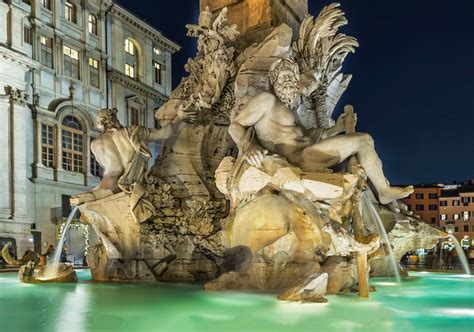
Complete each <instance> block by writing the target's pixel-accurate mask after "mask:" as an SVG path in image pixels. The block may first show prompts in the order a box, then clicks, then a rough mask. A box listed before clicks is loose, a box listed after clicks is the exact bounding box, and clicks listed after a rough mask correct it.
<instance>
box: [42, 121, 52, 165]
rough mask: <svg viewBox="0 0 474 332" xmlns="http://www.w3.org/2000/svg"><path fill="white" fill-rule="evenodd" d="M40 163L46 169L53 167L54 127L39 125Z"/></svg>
mask: <svg viewBox="0 0 474 332" xmlns="http://www.w3.org/2000/svg"><path fill="white" fill-rule="evenodd" d="M41 162H42V164H43V165H44V166H46V167H51V168H53V167H54V127H53V126H51V125H47V124H44V123H42V124H41Z"/></svg>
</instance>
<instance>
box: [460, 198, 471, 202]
mask: <svg viewBox="0 0 474 332" xmlns="http://www.w3.org/2000/svg"><path fill="white" fill-rule="evenodd" d="M461 200H462V202H463V203H469V202H470V201H471V199H470V197H463V198H462V199H461Z"/></svg>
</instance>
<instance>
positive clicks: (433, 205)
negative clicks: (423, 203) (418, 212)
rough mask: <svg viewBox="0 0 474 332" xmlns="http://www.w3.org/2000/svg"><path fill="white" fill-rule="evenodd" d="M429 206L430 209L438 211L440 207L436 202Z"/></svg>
mask: <svg viewBox="0 0 474 332" xmlns="http://www.w3.org/2000/svg"><path fill="white" fill-rule="evenodd" d="M428 208H429V209H430V211H436V210H437V209H438V206H437V205H436V204H430V206H429V207H428Z"/></svg>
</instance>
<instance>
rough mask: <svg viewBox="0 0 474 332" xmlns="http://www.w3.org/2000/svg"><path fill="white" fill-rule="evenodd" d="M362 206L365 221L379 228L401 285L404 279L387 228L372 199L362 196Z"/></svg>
mask: <svg viewBox="0 0 474 332" xmlns="http://www.w3.org/2000/svg"><path fill="white" fill-rule="evenodd" d="M361 201H362V204H361V213H362V216H363V218H364V220H366V222H367V221H369V220H370V221H372V223H374V225H375V227H376V228H377V232H378V234H380V236H381V237H382V240H383V243H385V246H383V248H384V251H385V248H387V251H388V253H387V254H388V258H389V261H390V266H391V268H392V271H393V276H394V277H395V279H396V281H397V284H401V282H402V278H401V277H400V270H399V267H398V266H399V265H398V264H397V261H396V260H395V255H394V254H393V249H392V244H391V243H390V240H389V239H388V235H387V231H386V230H385V226H384V225H383V223H382V220H381V219H380V215H379V214H378V212H377V210H376V209H375V207H374V205H373V204H372V202H371V201H370V199H369V198H368V197H367V195H366V194H363V195H362V199H361Z"/></svg>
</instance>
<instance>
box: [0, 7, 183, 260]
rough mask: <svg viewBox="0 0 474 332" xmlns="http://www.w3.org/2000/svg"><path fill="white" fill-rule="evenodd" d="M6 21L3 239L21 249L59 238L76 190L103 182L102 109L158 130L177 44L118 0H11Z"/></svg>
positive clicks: (0, 30) (2, 14) (1, 45)
mask: <svg viewBox="0 0 474 332" xmlns="http://www.w3.org/2000/svg"><path fill="white" fill-rule="evenodd" d="M0 22H1V23H0V70H1V73H2V75H0V91H4V92H5V93H4V94H2V95H1V96H0V145H1V146H2V148H0V238H13V239H14V240H15V242H16V246H17V252H16V254H18V255H21V254H22V253H23V252H24V251H25V250H26V249H33V248H34V249H35V250H37V251H44V249H45V247H46V246H47V245H48V244H49V243H54V242H55V240H56V233H57V231H58V229H59V228H60V227H59V226H60V225H61V224H62V223H63V222H64V220H65V217H67V214H68V212H69V210H70V206H69V198H70V196H72V195H75V194H78V193H80V192H85V191H89V190H91V189H92V188H93V187H94V186H95V185H97V183H98V182H99V181H100V176H101V171H102V170H101V168H100V165H98V163H97V162H96V160H95V158H94V156H93V155H92V153H91V152H90V143H91V141H92V140H93V139H94V137H96V136H98V135H99V134H100V132H99V130H98V129H97V128H96V127H95V121H94V119H95V116H96V114H97V112H98V110H100V109H102V108H106V107H117V108H118V109H119V113H118V116H119V119H120V120H121V122H122V123H123V124H126V125H132V124H141V125H144V126H148V127H154V126H155V122H154V117H153V115H154V110H155V109H156V108H158V107H159V106H160V105H161V104H162V103H163V102H164V101H165V100H166V98H167V96H168V95H169V94H170V92H171V55H172V54H173V53H174V52H176V51H177V50H179V46H178V45H177V44H175V43H174V42H172V41H171V40H169V39H168V38H166V37H165V36H163V35H162V33H161V32H159V31H158V30H157V29H155V28H153V27H152V26H150V25H149V24H147V23H145V22H144V21H143V20H141V19H139V18H138V17H136V16H135V15H133V14H132V13H130V12H128V11H127V10H126V9H124V8H122V7H120V6H119V5H118V4H116V3H114V2H112V1H111V0H88V1H84V0H83V1H79V0H8V1H3V2H0ZM158 149H159V147H158V146H155V148H154V149H152V150H154V151H153V152H154V154H155V155H157V153H158ZM84 236H86V235H84ZM87 238H89V236H88V235H87Z"/></svg>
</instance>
